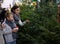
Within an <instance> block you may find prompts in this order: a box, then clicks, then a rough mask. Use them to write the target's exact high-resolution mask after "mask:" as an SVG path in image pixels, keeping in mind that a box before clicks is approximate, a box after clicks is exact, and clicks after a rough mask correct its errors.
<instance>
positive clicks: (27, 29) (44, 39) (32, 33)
mask: <svg viewBox="0 0 60 44" xmlns="http://www.w3.org/2000/svg"><path fill="white" fill-rule="evenodd" d="M20 8H21V13H20V17H21V19H22V21H24V20H26V19H29V20H30V23H28V24H25V26H24V27H20V29H19V32H18V34H19V38H18V41H17V44H60V24H59V23H58V22H57V15H58V13H57V5H56V4H52V5H51V4H49V3H47V4H42V3H41V4H40V8H38V10H37V7H36V6H30V5H23V6H20Z"/></svg>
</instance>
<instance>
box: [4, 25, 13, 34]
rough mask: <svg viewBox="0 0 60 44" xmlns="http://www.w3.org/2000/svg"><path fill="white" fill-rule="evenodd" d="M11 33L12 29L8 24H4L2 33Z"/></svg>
mask: <svg viewBox="0 0 60 44" xmlns="http://www.w3.org/2000/svg"><path fill="white" fill-rule="evenodd" d="M10 33H12V29H11V27H10V26H8V25H5V28H4V29H3V34H10Z"/></svg>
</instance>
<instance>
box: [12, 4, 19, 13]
mask: <svg viewBox="0 0 60 44" xmlns="http://www.w3.org/2000/svg"><path fill="white" fill-rule="evenodd" d="M17 8H19V6H16V5H14V6H13V7H12V8H11V12H13V13H14V10H15V9H17Z"/></svg>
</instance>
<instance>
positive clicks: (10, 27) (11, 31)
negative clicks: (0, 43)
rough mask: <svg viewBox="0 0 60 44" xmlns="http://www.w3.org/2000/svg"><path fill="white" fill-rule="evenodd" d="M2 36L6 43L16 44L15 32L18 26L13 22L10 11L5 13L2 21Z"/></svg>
mask: <svg viewBox="0 0 60 44" xmlns="http://www.w3.org/2000/svg"><path fill="white" fill-rule="evenodd" d="M4 25H5V27H4V29H3V32H4V37H5V42H6V44H16V36H17V35H16V33H17V31H18V27H17V26H16V24H15V23H14V19H13V15H12V14H11V13H6V21H5V22H4Z"/></svg>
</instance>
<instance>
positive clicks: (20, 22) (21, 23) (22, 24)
mask: <svg viewBox="0 0 60 44" xmlns="http://www.w3.org/2000/svg"><path fill="white" fill-rule="evenodd" d="M18 23H19V25H20V26H24V24H26V22H25V21H24V22H22V21H21V20H19V22H18Z"/></svg>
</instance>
